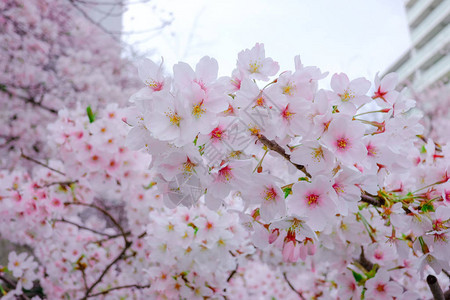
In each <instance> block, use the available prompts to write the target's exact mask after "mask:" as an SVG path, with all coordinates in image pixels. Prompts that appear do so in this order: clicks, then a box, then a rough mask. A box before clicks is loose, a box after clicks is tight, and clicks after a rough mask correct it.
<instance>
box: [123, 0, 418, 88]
mask: <svg viewBox="0 0 450 300" xmlns="http://www.w3.org/2000/svg"><path fill="white" fill-rule="evenodd" d="M154 6H156V7H157V9H156V10H155V9H154V8H153V7H154ZM160 10H163V11H166V12H167V11H169V12H173V16H174V22H173V24H172V25H171V26H170V27H168V28H165V29H164V30H163V31H162V32H161V34H160V35H157V36H156V37H154V38H152V39H149V40H148V42H145V43H141V44H139V45H138V49H139V50H141V51H149V53H152V54H151V55H150V56H149V57H150V58H153V59H155V60H159V59H160V57H161V56H163V57H164V60H165V64H166V67H167V68H168V69H169V70H171V68H172V65H173V64H175V63H177V62H178V61H185V62H187V63H189V64H191V65H192V66H195V64H196V63H197V61H198V60H199V59H200V58H201V57H202V56H205V55H209V56H212V57H214V58H216V59H217V61H218V62H219V74H220V75H229V74H230V73H231V71H232V70H233V69H234V67H235V65H236V58H237V53H238V52H239V51H241V50H243V49H245V48H251V47H253V46H254V44H255V43H256V42H262V43H264V45H265V49H266V56H269V57H272V58H273V59H274V60H275V61H278V62H279V63H280V67H281V71H284V70H292V69H293V68H294V63H293V58H294V56H295V55H298V54H299V55H300V57H301V59H302V62H303V64H304V65H315V66H318V67H320V68H321V69H322V71H329V72H330V74H333V73H336V72H344V73H347V74H348V75H349V77H350V78H351V79H352V78H355V77H360V76H366V77H368V78H369V79H373V77H374V76H375V73H376V72H378V71H381V72H383V71H384V70H386V69H387V68H388V67H389V66H390V65H391V64H392V63H393V62H394V61H395V60H396V59H397V58H398V57H399V56H400V55H401V54H402V53H404V52H405V51H406V50H407V48H408V47H409V44H410V37H409V32H408V27H407V21H406V15H405V11H404V8H403V1H402V0H278V1H274V0H239V1H238V0H225V1H222V0H215V1H214V0H213V1H212V0H209V1H208V0H153V1H151V2H149V3H146V4H139V5H137V4H134V5H131V6H130V8H129V10H128V12H127V13H126V14H125V16H124V30H125V31H140V30H145V29H148V28H151V27H153V26H154V25H155V24H156V23H157V22H156V21H155V20H156V19H157V14H158V11H160ZM159 13H160V12H159ZM144 36H145V35H141V36H139V35H132V36H130V37H131V38H132V40H131V42H133V41H136V40H139V39H142V38H143V37H144ZM130 37H129V38H130ZM128 42H130V40H129V39H128ZM150 51H151V52H150ZM328 78H330V76H329V77H328Z"/></svg>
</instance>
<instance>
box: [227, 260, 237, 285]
mask: <svg viewBox="0 0 450 300" xmlns="http://www.w3.org/2000/svg"><path fill="white" fill-rule="evenodd" d="M238 268H239V264H236V268H234V270H233V271H231V273H230V276H228V278H227V282H230V280H231V278H233V276H234V274H236V273H237V270H238Z"/></svg>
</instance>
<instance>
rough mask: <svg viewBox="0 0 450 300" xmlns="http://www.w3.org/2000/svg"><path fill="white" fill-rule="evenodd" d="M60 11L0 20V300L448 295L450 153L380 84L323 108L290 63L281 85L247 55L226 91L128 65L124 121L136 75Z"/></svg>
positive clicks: (29, 4) (21, 6)
mask: <svg viewBox="0 0 450 300" xmlns="http://www.w3.org/2000/svg"><path fill="white" fill-rule="evenodd" d="M52 4H55V5H52ZM67 5H69V4H67V3H66V4H61V3H60V2H56V0H55V2H53V1H50V0H46V1H37V2H34V1H19V0H16V1H12V0H8V1H2V2H1V3H0V11H1V12H2V15H1V16H0V18H1V19H0V26H1V27H0V30H1V31H0V32H1V33H2V34H1V35H0V37H1V39H3V41H4V42H5V44H8V45H11V49H12V50H14V51H11V53H10V55H9V57H6V58H5V57H3V56H2V57H1V58H0V66H2V68H4V72H3V73H2V74H3V75H1V76H0V84H1V85H0V95H3V96H0V103H1V104H2V105H3V103H4V105H5V107H6V108H7V109H5V110H2V112H1V114H2V115H1V118H2V119H5V120H6V122H4V124H3V125H2V131H1V132H0V134H1V136H0V139H2V140H1V141H0V143H3V144H1V145H0V148H1V150H2V151H3V152H5V155H3V156H2V159H0V166H1V169H0V181H1V185H0V235H1V236H2V238H4V239H7V240H9V241H11V242H13V243H16V244H22V245H25V246H27V247H28V248H29V249H30V251H29V253H28V254H27V253H21V254H19V255H18V254H17V253H16V252H11V253H10V254H9V257H8V262H7V263H6V264H5V265H4V266H0V292H2V294H3V295H4V296H5V297H6V298H7V299H8V297H9V298H10V299H14V298H15V297H23V298H27V297H28V298H31V297H34V299H38V298H44V297H47V298H49V299H87V298H99V299H123V298H131V299H180V298H183V299H215V298H220V297H223V298H229V299H249V298H250V299H266V298H267V299H273V298H275V299H298V297H300V298H315V299H320V298H322V299H337V298H339V299H359V298H365V299H391V298H392V297H396V298H397V299H418V298H422V299H427V298H430V290H429V289H430V288H431V289H432V291H433V293H434V292H436V290H439V289H438V287H439V285H440V286H442V287H445V286H447V285H448V283H449V279H448V277H446V276H448V273H449V272H450V266H449V263H448V262H449V261H450V241H449V230H448V229H449V227H450V222H449V221H450V183H449V182H448V179H449V175H448V166H449V165H450V159H449V157H450V146H448V145H439V144H435V143H434V142H433V141H432V140H431V139H428V140H427V139H425V138H423V136H421V134H422V133H423V127H422V125H420V122H419V121H420V119H421V114H420V113H419V112H418V111H417V110H415V109H414V105H415V102H414V101H413V100H411V99H408V98H407V97H405V96H404V95H403V94H402V93H399V92H397V91H396V90H395V85H396V81H397V79H396V76H395V75H394V74H388V75H386V76H385V77H383V78H379V77H378V76H377V77H376V78H375V81H374V83H373V85H372V83H371V82H370V81H368V80H366V79H364V78H358V79H354V80H350V79H349V78H348V77H347V76H346V75H345V74H335V75H333V76H331V85H330V86H331V89H328V90H327V89H320V88H319V81H320V80H322V79H324V78H325V77H326V76H327V74H326V73H322V72H321V71H320V70H319V69H318V68H316V67H306V66H303V64H302V63H301V61H300V58H299V57H296V58H295V60H294V64H295V70H294V71H286V72H282V73H280V74H278V72H279V67H278V64H277V63H276V62H275V61H273V60H272V59H271V58H267V57H266V56H265V51H264V46H263V45H262V44H256V45H255V47H253V48H252V49H247V50H244V51H242V52H240V53H239V54H238V60H237V65H236V69H235V70H234V71H233V73H232V76H231V77H220V78H218V63H217V61H216V60H215V59H213V58H210V57H204V58H202V59H201V60H200V62H199V63H198V64H197V65H196V67H195V70H194V69H192V68H191V67H190V66H189V65H187V64H185V63H182V62H180V63H178V64H177V65H175V66H174V68H173V76H170V75H168V74H166V73H165V72H164V69H163V64H162V63H160V64H158V63H155V62H153V61H151V60H148V59H146V60H143V61H142V63H141V65H140V66H139V70H138V71H139V76H140V77H141V79H142V81H143V82H144V84H145V87H143V88H142V89H141V90H139V91H138V92H137V93H135V94H134V95H132V96H131V98H130V101H131V103H132V105H131V106H129V107H127V108H122V107H120V103H122V102H123V101H124V100H126V98H127V96H126V94H127V93H128V90H129V89H132V88H133V85H134V83H133V81H132V80H130V79H129V77H127V76H129V75H128V72H129V73H130V74H131V73H132V72H130V71H128V72H127V68H122V66H123V65H124V62H123V61H121V60H119V59H118V52H116V48H115V46H114V47H113V44H111V47H109V46H108V45H110V44H109V43H112V41H111V40H109V39H108V38H106V37H105V38H104V39H103V38H101V39H97V38H96V34H95V33H96V31H95V29H93V28H91V27H90V26H88V25H87V24H85V23H83V21H81V19H80V20H78V19H77V18H76V17H74V16H72V13H73V12H72V11H71V10H70V9H67V8H68V7H69V6H67ZM12 16H14V18H13V17H12ZM65 17H67V18H68V19H69V20H70V22H67V23H66V22H62V20H65ZM84 21H85V20H84ZM64 33H69V34H66V35H64ZM74 37H75V38H74ZM86 40H88V41H91V42H89V43H86ZM105 45H106V47H105ZM8 49H9V48H8ZM8 49H3V50H4V51H9V50H8ZM30 51H31V52H32V53H33V55H29V53H30ZM35 52H36V53H35ZM8 53H9V52H8ZM34 54H35V55H34ZM25 55H27V56H31V57H32V59H31V60H28V57H25ZM99 57H100V58H101V59H100V60H99V59H98V58H99ZM25 58H27V59H25ZM8 62H9V64H8ZM73 62H76V63H73ZM37 74H39V76H37ZM277 74H278V75H277ZM274 76H276V77H274ZM75 102H78V105H75ZM108 103H110V104H108ZM64 106H67V107H68V108H64V109H62V107H64ZM86 108H87V109H86ZM57 110H59V112H58V114H57V117H56V120H55V117H54V115H55V113H56V111H57ZM94 112H95V113H94ZM50 120H51V121H52V122H51V124H50V125H48V123H49V122H50ZM47 125H48V126H47ZM3 128H5V129H4V130H3ZM20 148H22V150H23V152H22V153H20V152H19V151H18V150H19V149H20ZM11 166H14V170H12V168H11ZM428 274H432V275H431V277H428V278H431V279H430V280H429V281H428V284H427V282H426V281H425V280H424V277H425V275H428ZM446 274H447V275H446ZM433 282H434V283H433ZM427 285H428V286H427Z"/></svg>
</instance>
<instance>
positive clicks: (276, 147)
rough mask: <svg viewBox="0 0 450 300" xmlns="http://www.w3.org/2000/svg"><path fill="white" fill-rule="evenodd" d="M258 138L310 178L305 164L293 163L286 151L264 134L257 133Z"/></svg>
mask: <svg viewBox="0 0 450 300" xmlns="http://www.w3.org/2000/svg"><path fill="white" fill-rule="evenodd" d="M258 140H259V141H260V142H261V143H262V144H263V145H264V146H266V147H267V148H269V149H270V150H272V151H275V152H277V153H278V154H280V155H281V156H283V157H284V158H285V159H286V160H287V161H289V162H290V163H291V164H293V165H294V167H296V168H297V169H298V170H300V171H302V172H303V173H305V175H306V176H307V177H309V178H311V174H309V173H308V171H307V170H306V168H305V166H303V165H298V164H296V163H293V162H292V161H291V156H290V155H289V154H287V153H286V151H284V149H283V148H282V147H281V146H280V145H278V144H277V143H276V142H275V141H272V140H269V139H268V138H266V137H265V136H264V135H262V134H260V135H258Z"/></svg>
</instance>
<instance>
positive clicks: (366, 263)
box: [357, 246, 373, 272]
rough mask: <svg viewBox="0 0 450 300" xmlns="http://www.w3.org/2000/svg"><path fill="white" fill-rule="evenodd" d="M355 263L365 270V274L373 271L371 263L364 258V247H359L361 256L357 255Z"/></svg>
mask: <svg viewBox="0 0 450 300" xmlns="http://www.w3.org/2000/svg"><path fill="white" fill-rule="evenodd" d="M357 263H359V264H360V265H361V266H362V267H363V268H364V269H366V271H367V272H370V271H371V270H372V269H373V263H372V262H371V261H369V260H368V259H367V258H366V256H365V255H364V247H363V246H361V254H360V255H359V259H358V260H357Z"/></svg>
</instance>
